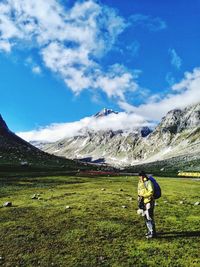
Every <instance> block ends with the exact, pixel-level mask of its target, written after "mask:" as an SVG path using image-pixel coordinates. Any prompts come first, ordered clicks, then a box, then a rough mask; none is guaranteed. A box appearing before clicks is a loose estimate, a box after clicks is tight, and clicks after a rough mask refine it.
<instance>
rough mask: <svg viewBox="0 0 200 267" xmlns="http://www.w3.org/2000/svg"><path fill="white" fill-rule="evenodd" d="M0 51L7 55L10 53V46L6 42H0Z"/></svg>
mask: <svg viewBox="0 0 200 267" xmlns="http://www.w3.org/2000/svg"><path fill="white" fill-rule="evenodd" d="M0 51H4V52H6V53H9V52H10V51H11V44H10V43H9V42H8V41H5V40H0Z"/></svg>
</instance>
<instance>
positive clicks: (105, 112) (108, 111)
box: [94, 108, 118, 118]
mask: <svg viewBox="0 0 200 267" xmlns="http://www.w3.org/2000/svg"><path fill="white" fill-rule="evenodd" d="M110 114H118V112H116V111H114V110H112V109H107V108H104V109H103V110H101V111H99V112H98V113H96V114H95V115H94V117H95V118H100V117H105V116H108V115H110Z"/></svg>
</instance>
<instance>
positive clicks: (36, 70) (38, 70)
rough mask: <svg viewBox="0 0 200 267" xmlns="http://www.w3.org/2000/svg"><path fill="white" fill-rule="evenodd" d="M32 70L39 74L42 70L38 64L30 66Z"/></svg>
mask: <svg viewBox="0 0 200 267" xmlns="http://www.w3.org/2000/svg"><path fill="white" fill-rule="evenodd" d="M32 72H33V73H35V74H40V73H41V72H42V70H41V68H40V66H34V67H33V68H32Z"/></svg>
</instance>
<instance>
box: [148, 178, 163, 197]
mask: <svg viewBox="0 0 200 267" xmlns="http://www.w3.org/2000/svg"><path fill="white" fill-rule="evenodd" d="M149 180H150V181H151V182H152V183H153V187H154V195H153V196H154V199H158V198H160V197H161V188H160V186H159V184H158V183H157V181H156V179H154V178H153V177H152V176H149Z"/></svg>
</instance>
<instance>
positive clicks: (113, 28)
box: [0, 0, 135, 99]
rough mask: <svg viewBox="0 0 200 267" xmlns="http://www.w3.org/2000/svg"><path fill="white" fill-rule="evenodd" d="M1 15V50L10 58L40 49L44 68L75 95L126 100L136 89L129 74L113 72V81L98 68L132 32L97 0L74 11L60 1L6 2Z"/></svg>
mask: <svg viewBox="0 0 200 267" xmlns="http://www.w3.org/2000/svg"><path fill="white" fill-rule="evenodd" d="M0 11H1V12H0V49H1V50H4V51H7V52H8V51H10V50H11V48H12V47H17V46H18V44H20V42H21V43H24V42H25V43H26V45H27V46H30V47H35V48H37V49H38V52H39V55H40V56H41V58H42V61H43V63H44V65H45V66H46V67H48V68H49V69H50V70H51V71H52V72H54V73H57V74H58V75H59V76H60V77H61V78H62V79H63V81H64V82H65V84H66V85H67V87H68V88H70V89H71V90H72V91H73V92H74V93H76V94H78V93H79V92H81V91H82V90H84V89H94V90H96V89H102V90H103V91H104V92H105V93H106V94H107V96H108V97H119V98H121V99H123V98H124V94H125V92H126V90H127V89H128V88H130V87H133V85H134V86H135V81H134V77H133V75H132V73H131V72H129V71H128V70H126V71H123V73H120V74H119V72H118V71H116V72H115V71H114V68H113V73H112V77H111V73H108V75H107V74H106V73H105V71H104V70H103V69H102V68H101V66H100V64H99V63H98V59H99V58H100V57H102V56H103V55H105V53H107V52H108V51H109V50H110V49H112V48H113V45H114V44H115V42H116V40H117V38H118V36H119V34H120V33H121V32H123V31H124V29H125V28H126V27H127V26H128V24H127V23H126V22H125V20H124V18H122V17H120V16H119V15H118V14H117V13H116V11H115V10H114V9H112V8H110V7H107V6H105V5H102V4H99V3H98V2H96V1H95V0H88V1H76V2H75V4H74V6H72V7H71V8H64V6H63V5H61V3H60V1H58V0H48V1H46V0H37V1H35V0H29V1H27V0H5V1H4V2H3V3H1V4H0ZM124 69H125V68H124ZM34 70H35V71H36V72H38V71H39V69H38V68H37V69H36V68H34V69H33V71H34ZM111 79H112V81H111ZM108 83H111V87H109V86H108ZM117 83H119V86H117ZM101 86H102V88H101Z"/></svg>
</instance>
